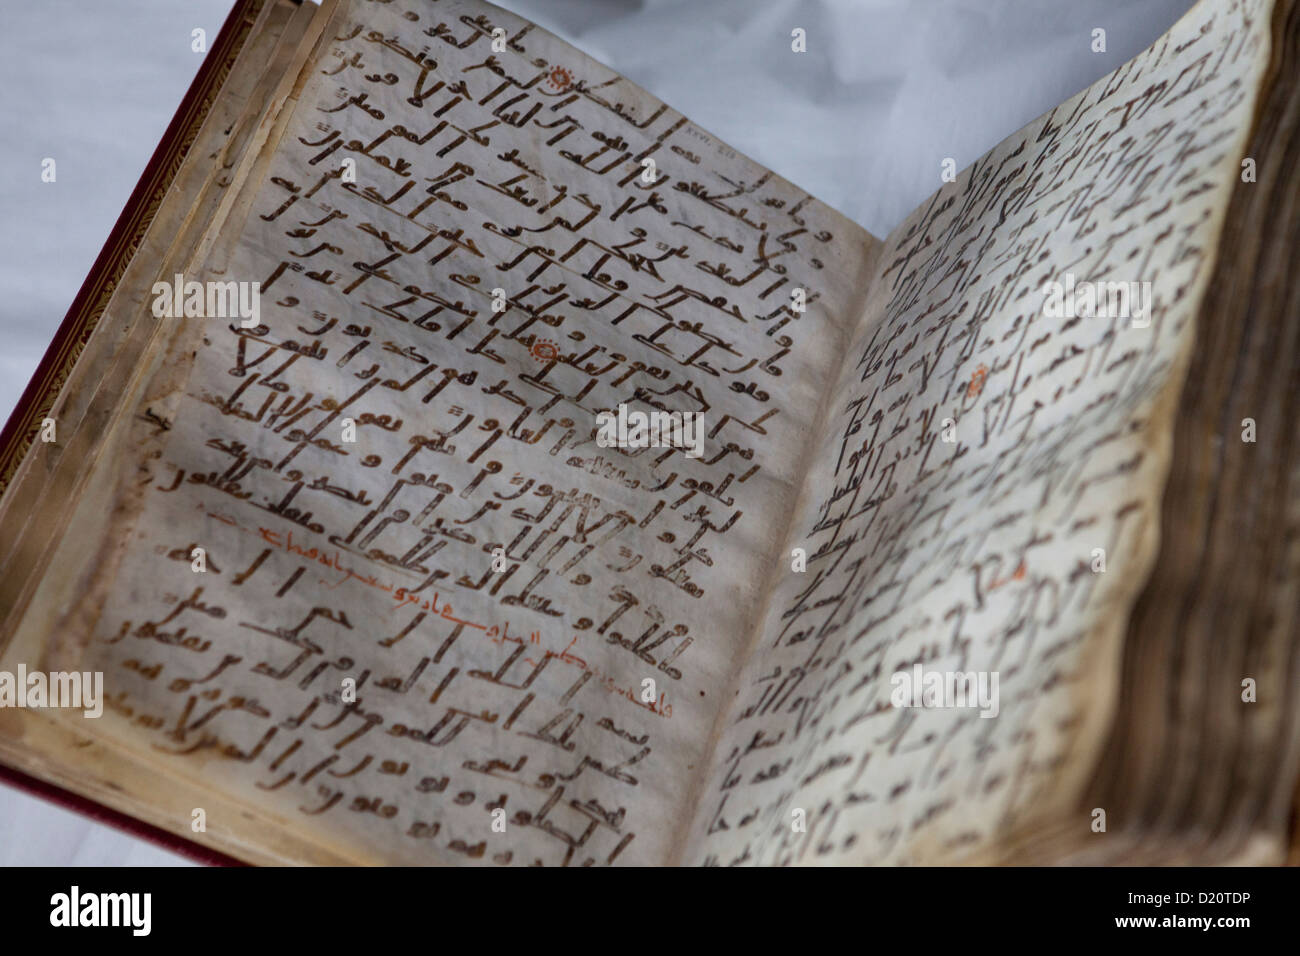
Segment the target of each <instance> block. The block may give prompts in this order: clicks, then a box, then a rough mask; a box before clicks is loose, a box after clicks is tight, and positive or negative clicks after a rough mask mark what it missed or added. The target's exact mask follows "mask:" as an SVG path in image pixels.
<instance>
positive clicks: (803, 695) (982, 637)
mask: <svg viewBox="0 0 1300 956" xmlns="http://www.w3.org/2000/svg"><path fill="white" fill-rule="evenodd" d="M1270 6H1271V5H1270V3H1268V2H1266V0H1234V2H1210V0H1203V2H1202V3H1200V4H1198V5H1197V6H1196V7H1195V8H1194V9H1193V10H1192V11H1191V12H1190V13H1189V14H1187V16H1185V17H1184V18H1183V19H1182V20H1180V21H1179V22H1178V23H1177V24H1176V25H1175V26H1174V27H1173V28H1172V29H1171V30H1170V31H1169V32H1168V33H1167V34H1166V35H1165V36H1163V37H1162V38H1161V39H1160V40H1158V41H1157V42H1156V43H1155V44H1154V45H1153V46H1152V47H1151V48H1149V49H1148V50H1147V51H1145V52H1144V53H1143V54H1141V55H1139V56H1138V57H1136V58H1135V59H1134V60H1132V61H1131V62H1129V63H1128V64H1126V65H1125V66H1123V67H1121V68H1120V69H1119V70H1117V71H1116V72H1115V73H1113V74H1111V75H1110V76H1108V77H1106V78H1104V79H1103V80H1101V81H1099V82H1098V83H1096V84H1094V85H1093V86H1092V87H1090V88H1089V89H1087V90H1085V91H1084V92H1082V93H1080V94H1079V95H1077V96H1075V97H1073V98H1072V99H1070V100H1068V101H1066V102H1065V103H1063V104H1062V105H1061V106H1059V107H1058V108H1056V109H1055V110H1052V111H1051V112H1050V113H1048V114H1047V115H1046V116H1044V117H1042V118H1041V119H1039V120H1037V121H1035V122H1034V123H1031V124H1030V125H1029V126H1027V127H1025V129H1023V130H1021V131H1020V132H1019V133H1017V134H1015V135H1014V136H1012V137H1010V138H1009V139H1008V140H1006V141H1005V142H1003V143H1002V144H1001V145H999V146H998V147H996V148H995V149H993V150H992V151H991V152H990V153H988V154H987V155H986V156H984V157H983V158H982V159H980V160H979V161H978V162H976V163H975V164H974V165H973V166H971V167H970V168H968V169H967V170H965V171H964V172H963V173H961V174H960V175H959V176H958V177H957V179H956V181H955V182H953V183H949V184H946V185H944V186H943V187H942V188H941V189H940V190H939V191H938V192H936V193H935V194H934V195H933V196H932V197H931V198H930V199H929V200H928V201H927V202H926V203H924V204H923V206H922V207H921V208H919V209H918V210H916V211H915V212H914V213H913V214H912V215H911V216H910V217H909V218H908V219H907V220H906V221H905V222H903V223H902V224H901V225H900V226H899V227H898V228H897V229H895V230H894V232H893V233H892V234H891V235H890V237H889V239H888V241H887V243H886V245H885V248H884V251H883V252H882V254H881V256H880V259H879V263H880V265H879V268H878V270H877V275H876V278H875V282H874V286H873V288H872V292H871V295H870V297H869V300H868V304H867V308H866V310H865V316H864V321H863V323H862V326H861V328H860V330H859V332H858V334H857V335H856V336H855V339H854V341H853V342H852V344H851V347H850V349H849V350H848V352H847V353H846V356H845V367H844V368H843V371H842V374H841V375H840V376H839V380H838V382H836V383H835V385H834V389H835V391H834V395H833V399H832V406H831V408H832V411H831V415H830V417H829V421H828V423H827V426H826V428H825V430H824V431H823V433H822V434H821V435H820V437H819V439H818V442H817V446H816V447H817V451H816V453H815V454H814V455H813V456H812V457H811V459H810V460H811V461H813V462H814V464H813V466H812V469H811V471H810V473H809V475H808V478H807V481H806V484H805V486H804V491H803V493H802V497H801V499H800V501H799V503H798V505H797V507H796V511H795V518H794V521H793V523H792V526H791V527H792V536H791V539H790V540H789V541H788V543H787V548H786V554H787V555H788V556H789V557H788V558H787V562H786V565H787V568H788V569H789V570H787V571H786V572H785V573H783V574H782V575H781V577H780V579H779V580H778V581H777V582H775V584H774V587H773V588H772V590H771V594H772V597H771V599H770V603H769V605H768V608H767V612H766V615H765V620H764V623H763V625H762V627H761V628H760V629H759V630H758V632H757V633H756V635H755V638H754V641H755V644H754V647H753V649H752V654H751V657H750V659H749V662H748V663H747V665H746V667H745V668H744V670H743V671H742V673H741V675H740V677H739V680H738V683H737V685H736V686H735V687H734V688H732V689H731V690H729V691H728V693H729V695H731V697H732V703H731V705H730V709H729V711H728V712H727V713H725V714H724V716H723V718H722V720H721V722H720V725H719V727H718V728H717V731H716V741H715V744H714V750H713V767H712V770H711V773H710V775H709V778H708V780H707V781H706V782H705V784H704V785H703V793H702V794H700V799H699V800H698V801H697V811H696V812H697V816H696V819H695V821H694V823H693V826H692V834H691V838H690V840H689V841H688V843H687V846H688V847H689V850H688V851H687V852H686V853H685V854H684V858H685V860H686V861H687V862H696V863H699V862H706V863H721V864H732V863H805V864H807V863H850V862H852V863H920V864H931V863H940V862H955V861H959V860H976V859H979V858H980V856H981V855H982V854H984V853H988V852H992V851H994V850H995V849H996V847H997V846H998V845H999V844H1000V842H1001V841H1002V840H1003V839H1004V838H1006V837H1008V835H1009V834H1011V833H1013V832H1015V831H1018V830H1020V829H1021V828H1024V827H1028V826H1030V825H1032V824H1033V823H1034V822H1035V821H1039V820H1043V819H1049V818H1058V819H1059V818H1060V817H1061V816H1062V815H1063V814H1067V813H1072V812H1077V811H1075V810H1074V809H1073V807H1074V806H1075V801H1076V800H1077V798H1078V796H1079V794H1080V793H1081V789H1082V787H1083V786H1084V785H1085V783H1086V780H1087V776H1088V773H1089V771H1090V769H1091V767H1092V766H1093V764H1094V762H1095V760H1096V757H1097V751H1098V748H1099V747H1100V745H1101V743H1102V740H1103V737H1104V732H1105V729H1106V727H1107V725H1108V722H1109V720H1110V717H1111V714H1112V711H1113V702H1114V695H1115V687H1116V683H1117V672H1118V661H1119V657H1118V651H1119V644H1120V639H1121V637H1122V635H1123V632H1124V627H1125V623H1126V620H1127V616H1128V613H1129V610H1130V608H1131V606H1132V604H1133V601H1134V599H1135V597H1136V595H1137V593H1138V591H1139V589H1140V588H1141V586H1142V584H1143V582H1144V581H1145V579H1146V577H1147V575H1148V572H1149V570H1150V566H1151V562H1152V560H1153V557H1154V554H1155V550H1156V545H1157V533H1158V528H1157V519H1158V517H1159V503H1160V495H1161V490H1162V488H1163V483H1164V479H1165V476H1166V473H1167V470H1168V462H1169V448H1170V433H1171V420H1172V416H1173V414H1174V412H1175V406H1176V404H1177V401H1178V396H1179V393H1180V389H1181V386H1182V384H1183V377H1184V374H1185V370H1186V367H1187V362H1188V358H1189V355H1190V352H1191V348H1192V345H1193V339H1194V333H1195V328H1194V324H1195V323H1194V321H1193V319H1194V317H1195V314H1196V308H1197V304H1198V303H1199V301H1200V300H1201V298H1202V295H1203V293H1204V287H1205V284H1206V280H1207V278H1208V275H1209V273H1210V269H1211V267H1212V265H1213V261H1214V257H1215V254H1216V244H1217V240H1218V236H1219V232H1220V228H1221V225H1222V221H1223V215H1224V211H1225V208H1226V205H1227V202H1228V198H1229V195H1230V192H1231V190H1232V189H1233V188H1234V186H1235V185H1236V184H1237V183H1238V182H1239V178H1240V175H1241V165H1240V164H1241V162H1242V155H1241V151H1242V149H1243V146H1244V143H1245V142H1246V137H1247V135H1248V133H1249V128H1250V123H1251V117H1252V110H1253V108H1254V104H1255V100H1256V94H1257V88H1258V85H1259V81H1260V77H1261V74H1262V72H1263V70H1264V68H1265V66H1266V64H1267V62H1268V53H1269V50H1268V47H1269V32H1268V30H1269V9H1270ZM1085 42H1086V38H1085ZM805 560H806V564H805ZM1089 825H1090V820H1089V818H1088V817H1087V816H1082V817H1081V819H1080V820H1079V821H1078V826H1079V827H1080V829H1081V830H1083V831H1087V829H1088V828H1089Z"/></svg>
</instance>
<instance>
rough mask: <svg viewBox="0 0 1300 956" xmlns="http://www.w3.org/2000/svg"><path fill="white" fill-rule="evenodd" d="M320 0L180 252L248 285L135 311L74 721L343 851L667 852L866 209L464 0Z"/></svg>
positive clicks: (452, 857) (846, 329)
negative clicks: (617, 413) (339, 28)
mask: <svg viewBox="0 0 1300 956" xmlns="http://www.w3.org/2000/svg"><path fill="white" fill-rule="evenodd" d="M346 20H347V21H348V24H349V25H348V26H347V28H346V29H345V30H344V31H343V32H342V34H341V35H340V36H339V37H338V39H337V40H335V41H334V42H333V43H331V44H330V45H329V47H328V53H327V55H325V56H324V58H323V60H322V61H321V62H319V63H318V64H316V65H314V66H313V67H312V68H311V69H310V71H309V73H310V76H309V78H308V79H307V81H306V84H305V86H303V88H302V89H301V91H300V93H299V96H298V103H297V106H296V108H295V109H294V112H293V114H292V116H291V117H290V118H289V120H288V123H287V126H286V127H285V130H284V133H283V136H282V137H281V139H280V140H279V143H278V145H277V146H276V149H275V153H274V155H273V157H272V158H271V161H270V168H269V170H268V171H267V173H266V175H265V176H263V177H260V180H259V181H257V182H254V183H252V184H250V185H249V186H248V187H247V190H248V191H247V195H246V196H245V198H244V200H243V201H244V203H245V205H246V208H247V211H248V215H247V218H246V221H245V224H244V226H243V232H242V235H240V236H239V238H238V241H237V242H235V243H234V244H233V250H231V251H230V252H229V256H228V258H227V257H226V251H225V250H226V249H227V248H228V244H223V243H218V244H217V245H216V246H214V249H213V258H212V259H211V260H210V263H209V268H208V269H207V271H205V272H203V273H202V274H201V275H200V276H198V278H202V279H209V280H221V281H258V282H260V283H261V286H260V291H261V298H260V302H261V314H260V324H259V325H258V326H257V327H254V328H241V327H240V320H239V319H238V318H235V319H233V320H231V319H225V320H222V319H217V318H211V317H209V318H184V319H166V318H164V319H160V320H159V321H163V322H174V323H176V324H177V327H178V333H177V334H178V336H179V342H178V346H177V351H178V354H179V353H181V352H188V350H189V345H191V344H192V349H193V352H194V353H195V354H194V356H193V368H192V372H191V373H190V374H189V377H188V380H187V382H186V383H185V385H184V387H183V390H181V391H179V392H178V393H176V394H174V395H172V396H170V397H169V398H167V399H165V400H161V399H160V400H158V401H156V402H154V403H153V404H151V407H150V409H149V412H148V415H147V416H144V417H143V418H142V419H141V421H140V422H139V423H138V424H137V427H138V428H141V429H146V430H149V429H152V430H153V431H154V432H155V433H161V431H162V430H163V429H164V428H166V429H167V432H166V441H165V444H164V446H163V450H162V453H161V455H160V456H159V457H158V458H157V460H153V461H149V462H146V463H145V465H144V467H145V468H146V469H147V472H146V473H145V474H144V475H143V476H141V475H140V474H139V473H135V472H132V473H131V474H130V481H131V482H133V483H134V485H135V486H136V487H143V488H145V490H144V491H143V493H142V499H141V504H140V511H139V514H138V516H137V517H136V519H135V521H134V525H133V528H132V530H131V531H130V536H129V538H124V540H127V541H129V546H124V548H123V554H122V556H121V558H120V562H119V563H118V565H117V569H116V572H115V575H116V576H115V579H114V580H113V582H112V587H111V590H110V592H109V594H108V597H107V599H106V602H105V605H104V608H103V612H102V614H101V615H100V618H99V621H98V624H97V627H96V631H95V635H94V638H93V640H92V641H91V643H90V645H89V647H88V648H87V651H86V655H85V656H86V661H85V663H84V666H85V667H95V668H100V669H102V670H103V671H104V672H105V681H106V689H107V692H108V694H109V697H110V701H111V707H110V712H109V713H108V714H107V715H106V716H105V717H104V718H103V721H102V725H103V726H102V728H96V729H101V730H102V732H104V733H112V734H116V735H120V736H122V737H125V738H126V739H127V740H129V741H130V744H131V746H133V747H136V748H140V749H143V750H145V751H147V752H148V753H151V754H152V755H153V756H154V758H155V759H156V760H157V762H158V764H159V765H160V769H161V770H163V771H165V772H167V773H172V774H183V775H187V776H190V777H194V778H197V779H199V780H201V781H202V782H203V783H204V785H206V786H208V787H211V788H215V789H218V790H219V791H221V792H222V793H225V794H231V795H234V796H236V797H239V798H242V799H244V800H245V801H246V803H247V804H249V805H250V806H256V807H259V808H263V809H264V810H265V812H267V813H269V814H272V815H281V816H283V817H284V818H285V819H286V821H287V822H286V826H289V827H294V828H300V829H301V830H302V831H303V832H307V833H310V834H312V835H313V836H314V837H315V838H317V839H319V841H320V842H321V843H323V844H329V845H330V846H331V847H332V848H335V849H338V850H339V851H340V852H343V853H345V854H348V855H350V856H352V857H353V858H355V859H358V860H372V861H374V860H388V861H402V862H485V863H486V862H491V863H533V862H542V863H547V864H551V863H568V864H584V863H593V862H594V863H598V864H603V863H611V862H618V863H633V862H640V863H646V862H655V861H661V860H663V859H665V857H666V855H667V852H668V849H667V848H668V846H669V844H670V842H671V840H672V838H673V836H674V834H675V833H676V832H677V831H678V830H679V829H680V827H681V824H682V822H683V821H684V820H685V819H686V818H687V814H686V810H685V806H684V801H685V799H686V793H687V791H688V790H689V786H690V783H691V781H692V779H693V778H694V777H696V776H697V775H698V774H699V773H700V772H701V762H702V759H703V754H704V752H705V750H706V749H707V744H708V736H709V733H710V731H711V730H712V728H713V727H714V725H715V723H716V719H717V716H718V712H719V708H720V706H721V703H722V701H721V696H722V695H721V693H720V688H723V687H725V686H727V685H728V684H729V682H730V681H731V680H732V679H733V678H734V674H735V669H736V667H737V661H738V657H739V655H740V653H741V651H742V650H743V648H744V647H745V646H746V645H747V643H748V640H747V639H748V630H749V627H750V626H751V625H752V623H753V617H754V615H755V613H756V609H757V607H758V604H759V601H760V599H761V597H762V594H761V593H760V588H759V587H758V586H757V585H756V583H755V582H756V581H758V580H760V579H761V574H762V572H763V571H764V570H765V569H766V568H767V567H768V565H769V564H770V557H771V555H772V553H773V549H774V547H775V545H776V544H778V543H779V542H780V539H781V537H782V536H783V534H784V532H785V529H786V526H787V522H788V518H789V505H790V502H791V501H792V499H793V496H794V494H795V492H796V485H797V484H798V482H799V480H800V478H801V472H802V466H803V462H802V454H801V452H802V451H803V449H804V448H805V446H806V443H807V441H808V439H809V437H810V436H811V434H812V430H813V425H814V417H815V415H816V414H817V411H818V407H819V406H818V403H819V400H820V397H821V395H822V385H823V383H824V381H825V379H826V377H827V376H828V375H829V374H831V371H832V368H833V366H834V365H835V363H837V362H838V355H839V352H840V350H841V349H842V346H843V344H844V342H845V341H847V337H848V335H849V334H850V329H851V327H852V324H853V322H854V321H855V318H856V316H857V315H859V314H860V313H861V309H862V295H863V289H864V285H863V282H862V280H863V278H864V275H865V272H866V269H867V263H868V255H869V252H870V251H871V250H872V248H873V247H874V246H875V243H874V240H871V239H870V237H868V236H867V234H866V233H865V232H863V231H862V230H861V229H860V228H858V227H856V226H854V225H852V224H851V223H848V222H847V221H846V220H844V219H843V218H842V217H840V216H839V215H838V214H836V213H834V212H833V211H831V210H829V209H827V208H826V207H824V206H823V205H821V204H819V203H818V202H816V201H815V200H812V199H811V198H810V197H808V196H807V195H806V194H804V193H802V192H801V191H799V190H798V189H796V188H795V187H793V186H792V185H790V184H789V183H786V182H784V181H783V180H781V179H779V178H778V177H776V176H774V175H772V174H771V173H768V172H766V171H765V170H763V169H761V168H759V167H758V166H757V165H756V164H754V163H753V162H751V161H749V160H747V159H745V158H744V157H741V156H739V155H737V154H736V153H734V152H733V151H731V150H730V149H728V148H727V147H725V146H724V145H722V144H720V143H718V142H716V141H714V140H713V139H712V138H710V137H709V136H708V135H707V134H704V133H703V132H701V131H700V130H698V129H696V128H695V127H694V126H692V125H691V124H690V123H688V122H687V121H686V120H685V119H683V118H682V117H681V116H680V115H679V114H677V113H675V112H673V111H672V110H670V109H668V108H667V107H665V106H663V105H662V104H660V103H658V102H657V101H655V100H654V99H653V98H651V97H650V96H649V95H648V94H646V93H645V92H643V91H641V90H639V89H637V88H635V87H634V86H632V85H631V84H629V83H627V82H626V81H624V80H620V79H619V78H618V77H617V76H615V75H614V74H612V73H610V72H609V71H608V70H606V69H605V68H603V67H601V66H599V65H597V64H595V63H593V62H592V61H591V60H589V59H587V58H586V57H584V56H582V55H581V54H579V53H577V52H576V51H575V50H573V49H572V48H570V47H568V46H567V45H565V44H563V43H561V42H560V41H558V40H556V39H555V38H553V37H551V36H549V35H547V34H545V33H543V32H541V31H539V30H537V29H535V28H532V27H530V26H529V25H527V24H526V23H525V22H524V21H521V20H519V19H517V18H515V17H513V16H511V15H509V14H507V13H505V12H502V11H499V10H497V9H495V8H493V7H490V6H488V5H486V4H482V3H477V2H462V0H445V2H438V3H433V2H419V0H398V2H391V3H370V2H357V3H354V4H353V6H352V8H351V9H350V10H349V11H348V12H347V16H346ZM497 28H500V32H499V33H497V34H496V36H497V38H498V41H499V42H498V44H497V49H496V50H494V49H493V40H494V31H495V30H496V29H497ZM646 160H653V163H647V162H645V161H646ZM223 235H224V234H223ZM163 278H164V279H166V280H170V279H171V277H170V276H168V277H163ZM186 278H190V277H188V276H187V277H186ZM796 289H798V290H801V296H802V299H801V301H803V302H806V308H800V307H799V306H798V305H797V302H798V301H799V300H797V299H796V298H795V297H794V296H792V293H793V292H794V290H796ZM494 290H501V292H500V293H498V294H497V295H494ZM494 299H496V300H497V301H499V302H501V303H502V304H503V305H504V308H503V309H502V310H500V311H497V310H494V307H493V304H494ZM619 403H626V404H627V405H628V406H629V408H631V409H640V410H651V409H653V408H663V409H668V410H673V411H679V412H698V413H700V414H701V415H702V416H703V422H704V426H703V434H704V441H703V455H702V456H701V457H698V458H692V457H687V455H686V454H685V452H684V451H683V450H682V449H679V448H665V447H651V448H645V449H634V448H608V447H601V446H599V445H598V444H597V443H596V441H595V435H596V418H595V416H596V413H597V412H598V411H601V410H606V409H611V408H615V407H617V406H618V404H619ZM350 439H354V440H350ZM200 548H201V549H202V555H201V556H200V558H201V560H200V558H196V557H195V555H196V551H195V549H200ZM494 558H495V564H494ZM196 560H197V561H199V563H200V564H202V566H203V568H204V569H203V570H196V567H197V565H196ZM497 811H500V812H497Z"/></svg>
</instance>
